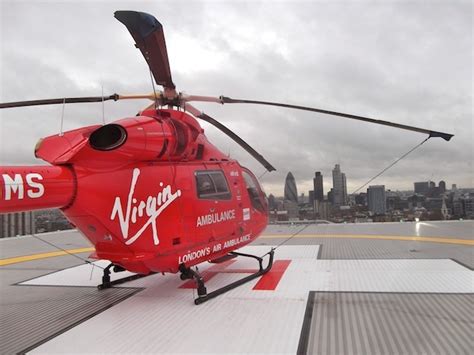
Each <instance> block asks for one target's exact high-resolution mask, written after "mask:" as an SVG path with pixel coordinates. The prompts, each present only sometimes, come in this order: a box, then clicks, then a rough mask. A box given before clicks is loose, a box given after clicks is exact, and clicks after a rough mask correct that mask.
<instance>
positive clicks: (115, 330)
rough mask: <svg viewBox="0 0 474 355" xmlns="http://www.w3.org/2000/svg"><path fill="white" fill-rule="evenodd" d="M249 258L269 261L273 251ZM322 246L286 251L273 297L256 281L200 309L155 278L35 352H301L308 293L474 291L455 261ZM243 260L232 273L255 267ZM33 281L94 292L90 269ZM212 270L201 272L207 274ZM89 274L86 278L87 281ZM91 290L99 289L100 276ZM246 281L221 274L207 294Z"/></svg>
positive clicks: (172, 284)
mask: <svg viewBox="0 0 474 355" xmlns="http://www.w3.org/2000/svg"><path fill="white" fill-rule="evenodd" d="M242 251H243V252H248V253H254V254H257V255H261V254H264V253H265V252H266V251H268V246H252V247H247V248H243V249H242ZM317 253H318V246H296V245H295V246H282V247H281V248H279V249H278V250H277V253H276V259H277V260H278V259H287V260H288V259H290V260H291V263H290V265H289V267H288V269H287V271H286V272H285V274H284V276H283V278H282V280H281V282H280V283H279V285H278V287H277V289H276V290H275V291H256V290H252V287H253V286H254V285H255V283H256V282H257V280H254V281H252V282H250V283H248V284H246V285H243V286H241V287H239V288H237V289H235V290H232V291H230V292H228V293H226V294H224V295H221V296H219V297H217V298H216V299H213V300H211V301H209V302H207V303H204V304H202V305H200V306H195V305H194V303H193V293H194V291H193V290H190V289H180V288H179V286H180V285H182V284H183V281H181V280H180V279H179V277H177V275H166V276H162V275H153V276H149V277H147V278H144V279H140V280H136V281H133V282H130V283H127V284H124V285H123V286H126V287H132V286H140V287H144V288H145V289H144V290H143V291H141V292H139V293H138V294H136V295H135V296H133V297H131V298H129V299H127V300H126V301H124V302H122V303H120V304H118V305H116V306H114V307H112V308H110V309H108V310H106V311H104V312H103V313H101V314H99V315H98V316H96V317H94V318H92V319H90V320H88V321H86V322H84V323H82V324H80V325H79V326H77V327H75V328H73V329H71V330H69V331H68V332H66V333H64V334H62V335H60V336H58V337H57V338H55V339H52V340H51V341H49V342H47V343H45V344H43V345H42V346H40V347H38V348H37V349H35V350H34V351H33V353H105V352H107V353H116V352H122V353H295V352H296V349H297V346H298V341H299V336H300V332H301V326H302V322H303V316H304V312H305V307H306V301H307V296H308V292H309V291H368V292H376V291H379V292H445V293H466V292H468V293H472V292H474V282H473V281H474V278H473V272H472V271H470V270H468V269H467V268H464V267H463V266H461V265H459V264H457V263H455V262H453V261H451V260H415V259H410V260H400V259H399V260H317V259H316V257H317ZM254 267H255V263H254V262H253V261H252V260H244V259H242V258H238V261H237V262H236V263H234V264H233V265H232V266H231V267H230V268H238V269H242V268H244V269H245V268H254ZM86 268H87V266H80V267H77V268H73V269H67V270H65V271H62V272H60V273H56V274H51V275H47V276H44V277H41V278H38V279H36V280H34V281H30V283H29V284H43V285H52V284H55V285H59V284H61V283H60V282H61V280H62V281H63V283H62V284H65V283H64V281H65V280H66V279H67V280H68V281H67V282H68V283H67V285H72V284H75V285H85V280H86V281H87V283H88V285H89V284H90V283H91V282H92V281H90V280H89V275H90V266H89V267H88V270H87V269H86ZM206 268H207V266H206V265H203V267H201V268H200V269H201V270H205V269H206ZM84 273H86V274H87V276H86V277H84V275H82V276H81V275H80V274H84ZM93 275H94V277H97V276H99V279H95V281H94V282H92V283H93V285H96V284H97V283H98V282H100V273H99V272H94V274H93ZM242 276H244V275H239V274H218V275H217V276H216V277H215V278H213V279H211V280H210V281H209V282H208V283H207V285H206V286H207V287H208V290H209V291H211V290H213V289H215V288H217V287H221V286H222V285H224V284H226V283H228V282H230V281H233V280H235V279H238V278H240V277H242Z"/></svg>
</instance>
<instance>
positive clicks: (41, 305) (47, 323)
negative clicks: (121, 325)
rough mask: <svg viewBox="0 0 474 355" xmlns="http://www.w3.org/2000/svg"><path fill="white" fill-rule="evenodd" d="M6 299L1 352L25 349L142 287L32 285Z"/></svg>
mask: <svg viewBox="0 0 474 355" xmlns="http://www.w3.org/2000/svg"><path fill="white" fill-rule="evenodd" d="M11 287H15V288H16V289H18V291H19V292H18V293H17V295H18V296H17V297H16V298H14V299H2V304H1V308H0V314H1V319H2V321H1V323H0V354H13V353H19V352H20V353H21V352H25V351H27V350H29V349H31V348H34V347H36V346H38V345H39V344H41V343H43V342H44V341H46V340H49V339H51V338H53V337H55V336H56V335H58V334H60V333H62V332H64V331H65V330H67V329H70V328H71V327H73V326H75V325H77V324H79V323H81V322H83V321H84V320H86V319H89V318H91V317H92V316H94V315H96V314H98V313H100V312H102V311H103V310H105V309H107V308H109V307H111V306H113V305H114V304H117V303H119V302H121V301H123V300H125V299H126V298H128V297H130V296H132V295H133V294H135V293H137V292H138V291H139V289H131V288H128V289H125V288H113V289H108V290H103V291H100V292H99V291H98V290H97V289H96V288H90V287H67V288H64V287H62V288H60V287H31V286H11Z"/></svg>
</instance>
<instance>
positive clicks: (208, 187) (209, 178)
mask: <svg viewBox="0 0 474 355" xmlns="http://www.w3.org/2000/svg"><path fill="white" fill-rule="evenodd" d="M196 186H197V193H198V197H199V198H200V199H205V200H230V198H231V195H230V190H229V186H228V185H227V181H226V179H225V176H224V173H223V172H222V171H220V170H205V171H197V172H196Z"/></svg>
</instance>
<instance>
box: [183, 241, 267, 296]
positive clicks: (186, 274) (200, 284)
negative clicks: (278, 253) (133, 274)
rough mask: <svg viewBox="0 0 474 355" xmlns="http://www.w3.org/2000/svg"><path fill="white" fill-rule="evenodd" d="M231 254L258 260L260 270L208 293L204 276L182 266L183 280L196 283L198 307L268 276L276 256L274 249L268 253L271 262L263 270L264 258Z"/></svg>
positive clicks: (231, 253) (236, 254) (236, 253)
mask: <svg viewBox="0 0 474 355" xmlns="http://www.w3.org/2000/svg"><path fill="white" fill-rule="evenodd" d="M229 254H230V255H232V256H234V257H236V256H243V257H246V258H253V259H256V260H257V261H258V265H259V270H258V271H257V272H256V273H254V274H251V275H249V276H247V277H244V278H242V279H240V280H237V281H235V282H232V283H230V284H228V285H226V286H224V287H221V288H219V289H217V290H215V291H212V292H209V293H207V289H206V286H205V285H204V279H203V278H202V276H201V275H200V274H199V273H198V272H197V271H194V270H192V269H191V268H187V267H185V266H184V264H181V265H180V267H179V271H181V275H180V277H181V280H189V279H194V281H196V286H197V293H198V298H196V299H195V300H194V303H195V304H196V305H198V304H201V303H204V302H206V301H209V300H210V299H212V298H214V297H217V296H219V295H222V294H223V293H225V292H227V291H230V290H232V289H234V288H236V287H239V286H241V285H243V284H244V283H246V282H249V281H251V280H253V279H255V278H257V277H259V276H262V275H264V274H266V273H267V272H268V271H270V269H271V268H272V266H273V256H274V250H273V249H272V250H270V252H269V253H268V255H269V260H268V265H267V267H266V268H263V258H262V257H259V256H256V255H251V254H244V253H238V252H235V251H233V252H230V253H229Z"/></svg>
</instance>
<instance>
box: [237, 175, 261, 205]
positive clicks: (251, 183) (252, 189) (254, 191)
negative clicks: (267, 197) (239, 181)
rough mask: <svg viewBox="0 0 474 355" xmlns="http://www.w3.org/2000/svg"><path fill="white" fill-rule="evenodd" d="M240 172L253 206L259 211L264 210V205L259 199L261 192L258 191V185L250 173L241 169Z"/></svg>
mask: <svg viewBox="0 0 474 355" xmlns="http://www.w3.org/2000/svg"><path fill="white" fill-rule="evenodd" d="M242 173H243V174H242V175H243V176H244V180H245V185H246V187H247V192H248V194H249V197H250V202H251V203H252V206H253V208H255V209H256V210H259V211H261V212H265V207H264V205H263V203H262V199H261V194H262V195H263V193H261V192H260V191H261V190H260V188H259V187H258V185H257V183H256V182H255V180H254V179H253V177H252V176H250V174H248V173H247V172H245V171H243V172H242Z"/></svg>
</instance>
